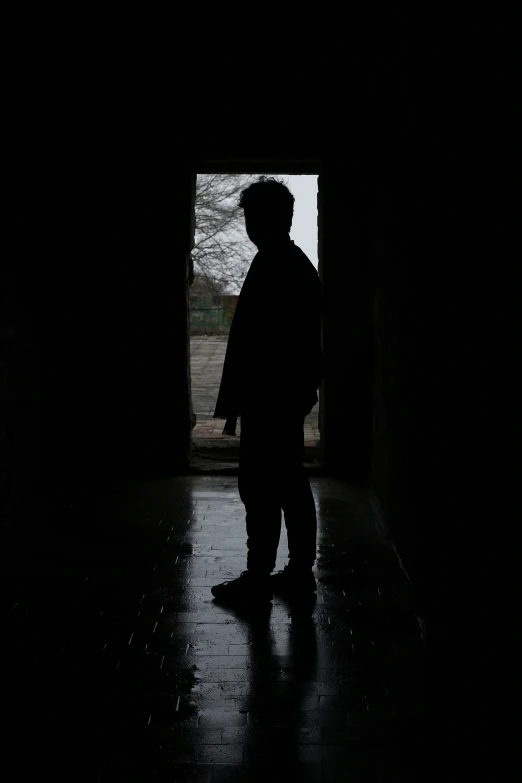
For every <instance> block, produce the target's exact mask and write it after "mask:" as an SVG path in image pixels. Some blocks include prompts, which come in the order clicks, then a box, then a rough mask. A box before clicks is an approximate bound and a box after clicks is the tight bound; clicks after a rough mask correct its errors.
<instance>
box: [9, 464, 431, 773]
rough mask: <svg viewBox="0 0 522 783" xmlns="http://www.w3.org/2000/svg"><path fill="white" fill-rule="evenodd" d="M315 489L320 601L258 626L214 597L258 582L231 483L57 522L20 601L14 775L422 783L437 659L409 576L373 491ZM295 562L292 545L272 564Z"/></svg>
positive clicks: (14, 600)
mask: <svg viewBox="0 0 522 783" xmlns="http://www.w3.org/2000/svg"><path fill="white" fill-rule="evenodd" d="M312 486H313V491H314V496H315V499H316V504H317V509H318V560H317V565H316V578H317V582H318V591H317V597H316V599H315V601H314V602H313V603H312V604H309V605H308V606H306V605H305V606H298V607H291V606H290V605H289V604H287V603H285V602H284V601H283V600H278V599H276V598H274V601H273V604H272V606H271V607H270V608H268V609H267V610H266V611H263V612H261V613H253V612H252V613H249V612H239V611H234V610H230V609H225V608H223V607H220V606H219V605H217V604H216V603H215V602H214V600H213V598H212V595H211V592H210V588H211V586H212V585H213V584H215V583H217V582H221V581H223V580H225V579H230V578H234V577H235V576H238V575H239V573H240V572H241V570H243V569H244V568H245V567H246V548H245V529H244V513H243V507H242V504H241V503H240V500H239V496H238V492H237V480H236V479H234V478H230V477H224V476H192V477H188V478H177V479H171V480H164V481H155V482H150V483H147V484H139V485H133V486H123V487H121V488H119V489H118V490H117V491H113V492H112V494H111V495H110V497H109V496H108V497H106V498H105V499H104V500H103V501H100V502H99V503H98V504H97V505H96V507H92V508H91V509H90V510H89V511H87V510H86V509H84V510H82V509H71V511H70V514H69V517H68V518H67V519H64V520H61V521H56V525H55V530H54V533H53V534H50V535H49V537H48V539H46V543H45V551H44V552H42V553H41V554H40V555H39V556H38V557H37V558H36V559H35V560H34V561H33V562H32V565H31V569H28V570H27V573H26V574H25V576H24V578H23V580H19V581H18V582H16V580H15V581H13V582H12V584H11V587H10V592H9V595H8V598H9V603H10V606H9V607H8V612H7V614H8V637H7V638H8V644H7V647H8V652H9V658H8V661H9V662H8V664H7V668H6V671H7V672H8V680H9V692H10V694H11V698H10V699H8V700H7V702H6V705H5V710H6V715H9V716H10V718H9V719H10V724H9V725H10V731H11V734H10V740H9V743H8V744H10V745H11V748H12V751H13V756H14V757H15V758H16V759H18V762H17V765H18V766H17V770H18V773H19V774H20V775H21V774H22V773H24V774H25V772H26V771H28V770H29V769H32V767H31V765H32V764H34V765H35V770H39V772H40V774H42V778H46V777H48V778H49V779H54V780H62V779H63V780H66V779H67V780H75V781H84V780H85V781H92V782H93V783H98V782H99V783H108V782H109V781H127V780H136V781H138V780H139V781H148V782H149V783H154V782H155V781H158V782H159V781H172V783H182V782H183V781H185V780H191V781H211V782H212V783H219V782H220V781H223V782H225V781H240V780H245V781H247V780H248V781H254V780H255V781H261V780H263V781H274V780H296V781H322V783H329V781H332V782H333V781H376V782H377V781H379V782H380V781H382V782H383V783H384V781H395V780H397V781H399V780H401V781H409V780H414V779H417V778H416V775H415V764H416V753H417V750H418V747H419V745H418V739H419V731H420V726H421V718H422V713H423V679H424V675H423V656H424V644H423V634H422V628H421V626H420V624H419V621H418V619H417V618H416V617H415V615H414V614H413V612H412V605H411V596H410V592H409V585H408V582H407V579H406V578H405V575H404V573H403V571H402V570H401V568H400V566H399V562H398V560H397V557H396V555H395V552H394V549H393V547H392V546H391V545H390V542H389V540H387V539H386V537H385V534H384V531H383V530H381V529H380V526H379V523H378V518H377V516H376V515H375V513H374V511H373V508H372V505H371V504H370V503H369V501H368V497H367V495H366V492H365V491H363V490H360V489H356V488H350V487H346V486H345V485H343V484H341V483H339V482H336V481H333V480H330V479H326V478H313V479H312ZM286 557H287V547H286V537H285V534H284V532H283V534H282V539H281V543H280V547H279V557H278V563H277V568H282V567H283V565H284V564H285V562H286ZM43 773H45V774H43ZM13 779H15V778H13Z"/></svg>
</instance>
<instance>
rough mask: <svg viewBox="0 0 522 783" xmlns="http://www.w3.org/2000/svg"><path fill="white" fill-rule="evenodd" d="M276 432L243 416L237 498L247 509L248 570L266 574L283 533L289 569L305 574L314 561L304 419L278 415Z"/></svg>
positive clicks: (259, 419) (314, 519)
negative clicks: (285, 539) (238, 496)
mask: <svg viewBox="0 0 522 783" xmlns="http://www.w3.org/2000/svg"><path fill="white" fill-rule="evenodd" d="M276 423H277V431H276V432H275V433H273V432H270V430H269V429H268V427H267V419H266V417H264V416H263V417H259V416H255V417H254V416H249V415H242V416H241V438H240V455H239V482H238V483H239V495H240V497H241V500H242V502H243V504H244V506H245V511H246V529H247V549H248V555H247V568H248V570H249V571H252V572H255V573H258V574H266V575H268V574H270V573H271V572H272V571H273V570H274V568H275V562H276V556H277V547H278V545H279V538H280V535H281V511H283V513H284V515H285V524H286V529H287V534H288V549H289V554H290V563H289V565H290V566H291V567H292V568H294V567H295V568H296V569H299V570H303V571H309V570H310V569H311V568H312V567H313V565H314V562H315V557H316V536H317V516H316V510H315V502H314V498H313V495H312V490H311V488H310V481H309V480H308V476H307V475H306V472H305V469H304V467H303V447H304V435H303V424H304V419H303V417H302V416H301V417H295V416H294V417H291V416H290V417H288V416H286V415H285V414H284V412H283V413H282V414H281V415H278V417H277V419H276Z"/></svg>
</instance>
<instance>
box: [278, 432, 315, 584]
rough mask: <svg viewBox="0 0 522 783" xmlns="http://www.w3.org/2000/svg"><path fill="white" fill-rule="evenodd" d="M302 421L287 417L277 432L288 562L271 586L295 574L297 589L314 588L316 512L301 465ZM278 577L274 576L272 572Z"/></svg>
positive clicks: (286, 581)
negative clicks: (279, 434) (281, 466)
mask: <svg viewBox="0 0 522 783" xmlns="http://www.w3.org/2000/svg"><path fill="white" fill-rule="evenodd" d="M303 440H304V434H303V420H302V419H297V420H296V419H293V420H292V419H287V420H286V422H285V425H284V427H283V428H282V432H281V440H280V444H279V445H280V449H281V453H282V455H283V458H284V466H283V471H282V475H283V480H282V490H281V505H282V508H283V511H284V515H285V525H286V529H287V534H288V552H289V564H288V567H287V568H286V569H285V572H284V576H283V578H277V579H273V588H274V589H276V588H277V587H285V586H287V583H288V580H289V577H291V578H293V577H294V576H295V577H296V586H297V588H298V589H301V588H303V589H305V590H311V591H314V590H315V588H316V584H315V578H314V576H313V573H312V568H313V566H314V563H315V558H316V554H317V514H316V508H315V501H314V497H313V494H312V489H311V487H310V481H309V478H308V476H307V474H306V471H305V468H304V466H303V445H304V444H303ZM276 576H278V575H276Z"/></svg>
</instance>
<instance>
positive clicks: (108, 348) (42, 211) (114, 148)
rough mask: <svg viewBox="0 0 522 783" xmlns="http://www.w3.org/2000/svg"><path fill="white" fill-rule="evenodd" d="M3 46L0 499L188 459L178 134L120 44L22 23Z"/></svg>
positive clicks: (187, 208)
mask: <svg viewBox="0 0 522 783" xmlns="http://www.w3.org/2000/svg"><path fill="white" fill-rule="evenodd" d="M10 54H11V62H10V66H11V70H12V72H13V73H15V74H16V80H14V81H13V91H12V95H11V96H10V97H11V99H12V100H11V103H10V104H9V105H10V109H11V111H10V113H9V120H10V121H9V123H8V130H9V132H10V142H9V144H8V145H7V149H9V150H10V157H9V159H8V161H7V164H8V165H7V167H6V174H7V177H6V178H5V179H4V185H5V189H6V195H7V203H8V205H9V210H8V213H7V221H6V225H7V228H8V231H7V237H6V241H5V243H4V247H5V248H8V251H7V253H4V259H5V261H6V264H5V265H4V267H3V276H4V281H3V282H4V285H3V287H2V304H3V307H2V373H3V379H2V435H1V437H2V446H3V450H2V488H3V501H4V506H5V508H7V504H9V503H10V504H11V506H10V507H11V508H13V507H14V506H13V504H14V505H15V506H16V503H15V502H14V495H15V494H16V496H17V497H18V498H26V497H28V492H29V488H30V487H31V486H33V485H34V493H35V494H36V496H39V498H40V502H41V503H43V504H44V505H45V504H46V503H47V501H49V500H51V507H54V505H53V504H54V501H59V504H60V505H61V506H63V505H64V504H67V502H68V501H69V500H70V499H71V498H73V497H74V498H76V497H77V496H78V495H79V494H80V495H81V496H83V497H85V496H86V494H87V495H88V494H89V493H90V492H92V491H93V490H94V489H95V488H96V486H97V485H98V484H99V483H100V482H104V481H106V480H111V481H112V480H114V479H117V478H118V477H122V476H145V475H164V474H165V473H173V472H177V471H180V470H183V469H184V468H186V466H187V464H188V451H189V443H190V418H189V406H188V399H189V397H188V395H189V375H188V367H187V365H188V362H187V352H188V330H187V299H186V286H185V276H186V256H187V253H188V251H189V249H190V234H191V194H192V186H193V182H192V174H191V171H190V167H189V165H188V162H187V157H186V150H185V148H184V146H183V141H182V140H181V139H180V138H172V137H170V138H168V134H167V129H166V127H165V126H162V125H161V122H160V115H159V113H158V112H157V111H156V113H153V112H150V113H149V114H147V119H148V121H149V123H150V125H149V124H148V123H147V122H145V119H144V113H145V112H146V111H147V109H146V100H144V93H143V89H142V87H141V88H140V82H139V79H138V78H135V77H136V70H137V69H136V64H137V63H136V57H135V53H133V51H132V47H131V46H130V45H129V46H120V47H112V48H111V47H110V46H101V45H100V44H99V42H98V43H97V42H96V41H95V40H94V41H91V40H90V39H89V37H88V36H87V37H83V38H78V37H77V38H75V37H74V36H68V37H67V36H64V37H62V36H58V37H57V38H53V37H52V36H51V37H50V38H43V37H38V36H26V35H24V36H20V37H19V38H17V39H16V40H14V41H13V46H12V50H11V53H10ZM42 63H43V64H42ZM171 119H172V118H171ZM153 125H156V128H154V127H152V126H153ZM152 139H154V140H155V142H156V143H152ZM17 487H18V489H16V488H17ZM9 498H10V500H9ZM6 518H7V514H5V515H4V519H6Z"/></svg>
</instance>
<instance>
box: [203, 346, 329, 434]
mask: <svg viewBox="0 0 522 783" xmlns="http://www.w3.org/2000/svg"><path fill="white" fill-rule="evenodd" d="M227 342H228V336H219V335H216V336H209V337H204V336H203V337H201V336H194V337H192V338H191V340H190V355H191V359H190V367H191V376H192V405H193V408H194V412H195V414H196V416H197V423H196V426H195V427H194V429H193V430H192V437H193V439H194V440H195V441H198V440H204V441H207V440H213V441H219V442H221V441H227V442H231V443H232V442H233V441H235V440H236V438H230V437H228V436H224V435H222V431H223V426H224V423H225V422H224V421H223V420H222V419H214V418H213V416H214V408H215V405H216V401H217V397H218V392H219V384H220V382H221V373H222V372H223V363H224V361H225V353H226V348H227ZM240 432H241V422H240V421H239V422H238V427H237V438H239V434H240ZM304 434H305V448H307V449H313V448H316V447H318V446H319V438H320V436H319V404H317V405H316V406H315V407H314V408H313V409H312V411H311V412H310V414H309V415H308V416H307V417H306V420H305V427H304ZM270 436H271V437H275V438H277V433H276V432H270Z"/></svg>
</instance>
